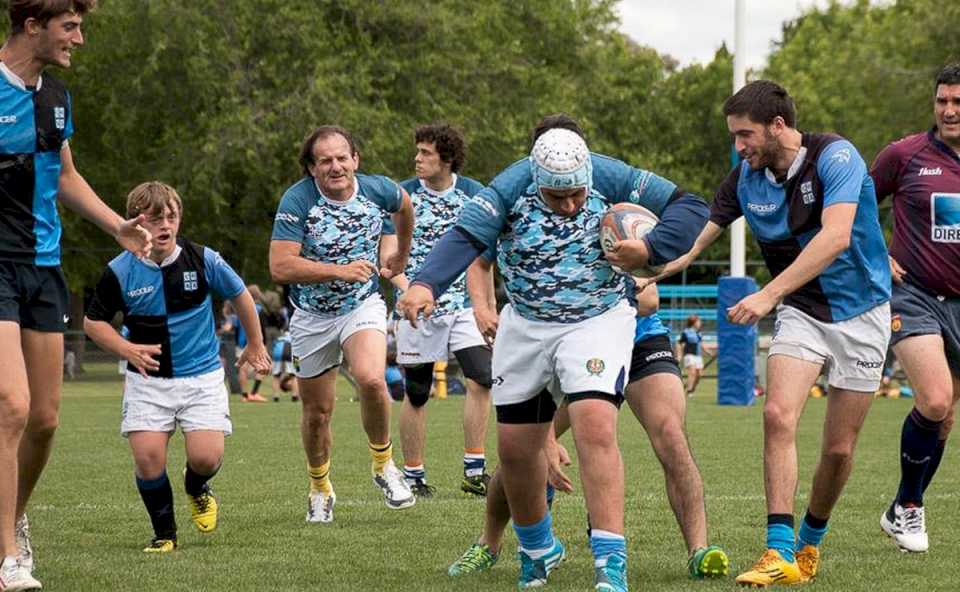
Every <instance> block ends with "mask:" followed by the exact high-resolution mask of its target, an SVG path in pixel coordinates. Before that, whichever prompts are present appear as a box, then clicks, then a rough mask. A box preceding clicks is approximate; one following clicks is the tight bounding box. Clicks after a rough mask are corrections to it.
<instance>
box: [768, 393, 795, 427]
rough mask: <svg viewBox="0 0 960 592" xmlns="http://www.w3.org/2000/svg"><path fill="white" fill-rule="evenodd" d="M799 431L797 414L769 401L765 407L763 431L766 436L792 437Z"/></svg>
mask: <svg viewBox="0 0 960 592" xmlns="http://www.w3.org/2000/svg"><path fill="white" fill-rule="evenodd" d="M796 429H797V414H796V412H795V411H794V410H792V409H789V408H786V407H784V406H783V405H780V404H778V403H771V402H770V400H769V399H768V400H767V401H766V403H764V405H763V430H764V433H765V434H776V435H784V436H786V435H791V434H793V433H795V432H796Z"/></svg>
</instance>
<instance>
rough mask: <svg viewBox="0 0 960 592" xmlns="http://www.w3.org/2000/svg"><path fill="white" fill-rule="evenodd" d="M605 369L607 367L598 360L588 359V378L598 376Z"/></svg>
mask: <svg viewBox="0 0 960 592" xmlns="http://www.w3.org/2000/svg"><path fill="white" fill-rule="evenodd" d="M606 367H607V365H606V364H605V363H604V361H603V360H601V359H600V358H590V359H589V360H587V372H588V373H589V374H590V376H600V375H601V374H603V371H604V369H606Z"/></svg>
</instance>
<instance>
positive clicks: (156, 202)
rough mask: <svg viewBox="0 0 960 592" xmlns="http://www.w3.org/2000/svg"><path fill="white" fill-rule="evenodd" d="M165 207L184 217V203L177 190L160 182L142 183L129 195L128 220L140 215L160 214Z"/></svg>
mask: <svg viewBox="0 0 960 592" xmlns="http://www.w3.org/2000/svg"><path fill="white" fill-rule="evenodd" d="M164 206H170V209H175V210H176V211H177V214H178V215H179V216H180V217H181V218H182V217H183V202H182V201H181V200H180V195H179V194H177V190H176V189H174V188H173V187H171V186H169V185H167V184H166V183H161V182H160V181H147V182H146V183H141V184H139V185H137V186H136V187H134V188H133V190H131V191H130V193H128V194H127V218H136V217H137V216H139V215H140V214H148V215H149V214H159V213H161V212H163V208H164Z"/></svg>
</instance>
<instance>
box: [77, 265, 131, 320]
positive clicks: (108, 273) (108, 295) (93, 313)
mask: <svg viewBox="0 0 960 592" xmlns="http://www.w3.org/2000/svg"><path fill="white" fill-rule="evenodd" d="M125 310H126V305H125V303H124V301H123V290H122V289H121V288H120V279H119V278H118V277H117V274H115V273H114V272H113V269H111V268H110V267H109V266H108V267H107V268H106V269H105V270H104V271H103V275H101V276H100V281H98V282H97V287H96V288H94V291H93V298H92V299H91V301H90V305H89V306H88V307H87V312H86V315H85V316H86V317H87V318H88V319H90V320H91V321H104V322H106V323H109V322H110V321H112V320H113V317H114V316H115V315H116V314H117V313H118V312H124V311H125Z"/></svg>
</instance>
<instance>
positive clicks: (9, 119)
mask: <svg viewBox="0 0 960 592" xmlns="http://www.w3.org/2000/svg"><path fill="white" fill-rule="evenodd" d="M16 122H17V116H16V115H0V123H16Z"/></svg>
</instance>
